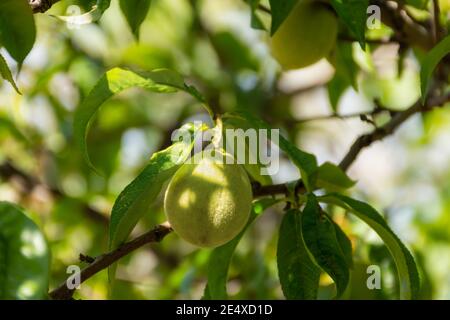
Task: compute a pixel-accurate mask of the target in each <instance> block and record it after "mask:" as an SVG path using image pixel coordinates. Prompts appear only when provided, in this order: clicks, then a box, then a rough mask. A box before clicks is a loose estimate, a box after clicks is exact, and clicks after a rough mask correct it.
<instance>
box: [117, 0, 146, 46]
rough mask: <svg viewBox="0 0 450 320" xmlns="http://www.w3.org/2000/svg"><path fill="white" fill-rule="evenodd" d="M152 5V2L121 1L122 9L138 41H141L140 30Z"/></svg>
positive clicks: (138, 0) (142, 0) (144, 0)
mask: <svg viewBox="0 0 450 320" xmlns="http://www.w3.org/2000/svg"><path fill="white" fill-rule="evenodd" d="M150 5H151V0H120V9H121V10H122V12H123V14H124V15H125V18H126V19H127V22H128V25H129V26H130V28H131V31H132V32H133V34H134V35H135V36H136V39H139V28H140V26H141V24H142V22H144V20H145V17H146V16H147V13H148V10H149V9H150Z"/></svg>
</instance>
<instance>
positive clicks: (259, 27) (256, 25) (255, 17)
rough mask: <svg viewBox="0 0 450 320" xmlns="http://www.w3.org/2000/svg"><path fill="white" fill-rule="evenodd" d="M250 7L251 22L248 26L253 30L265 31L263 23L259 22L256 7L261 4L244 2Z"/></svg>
mask: <svg viewBox="0 0 450 320" xmlns="http://www.w3.org/2000/svg"><path fill="white" fill-rule="evenodd" d="M245 2H247V3H248V4H249V6H250V12H251V20H250V25H251V27H252V28H253V29H257V30H266V28H265V26H264V23H263V22H262V21H261V19H260V18H259V16H258V13H257V12H258V6H259V4H260V2H261V0H245Z"/></svg>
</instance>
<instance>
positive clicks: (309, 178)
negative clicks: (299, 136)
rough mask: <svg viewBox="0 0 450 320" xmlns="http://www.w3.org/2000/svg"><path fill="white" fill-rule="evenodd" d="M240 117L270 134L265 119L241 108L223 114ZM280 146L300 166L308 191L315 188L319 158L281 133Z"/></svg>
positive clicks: (255, 127)
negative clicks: (315, 174) (301, 148)
mask: <svg viewBox="0 0 450 320" xmlns="http://www.w3.org/2000/svg"><path fill="white" fill-rule="evenodd" d="M236 117H237V118H238V119H243V120H246V121H247V122H248V123H249V127H251V128H254V129H258V130H260V129H264V130H267V131H268V134H270V130H271V128H270V126H269V125H268V124H267V123H265V122H264V121H263V120H261V119H259V118H256V117H255V116H253V115H252V114H250V113H249V112H247V111H245V110H240V111H237V112H234V113H228V114H225V115H224V116H223V119H226V118H236ZM278 146H279V147H280V148H281V149H282V150H283V151H284V152H285V153H286V154H287V155H288V156H289V158H290V159H291V160H292V162H293V163H294V164H295V165H296V166H297V167H298V168H299V170H300V174H301V177H302V180H303V183H304V184H305V187H306V189H307V190H308V191H311V190H312V189H313V188H314V173H315V172H316V170H317V160H316V157H315V156H314V155H313V154H310V153H307V152H305V151H302V150H300V149H299V148H297V146H296V145H295V144H293V143H291V142H289V141H288V140H287V139H286V138H284V137H283V136H282V135H281V134H279V141H278Z"/></svg>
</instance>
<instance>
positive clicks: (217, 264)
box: [203, 198, 278, 299]
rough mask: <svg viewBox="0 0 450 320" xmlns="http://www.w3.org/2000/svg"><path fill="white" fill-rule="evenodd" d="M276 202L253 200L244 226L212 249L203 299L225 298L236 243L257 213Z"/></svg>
mask: <svg viewBox="0 0 450 320" xmlns="http://www.w3.org/2000/svg"><path fill="white" fill-rule="evenodd" d="M277 202H278V200H275V199H270V198H266V199H261V200H259V201H257V202H255V203H254V204H253V210H252V212H251V214H250V218H249V221H248V222H247V225H246V226H245V228H244V229H243V230H242V231H241V232H240V233H239V234H238V235H237V236H236V237H235V238H234V239H233V240H231V241H230V242H228V243H226V244H224V245H222V246H220V247H217V248H215V249H214V250H213V252H212V253H211V256H210V258H209V263H208V284H207V285H206V287H205V292H204V295H203V299H227V297H228V295H227V276H228V268H229V266H230V262H231V258H232V257H233V253H234V251H235V250H236V247H237V245H238V244H239V242H240V241H241V239H242V236H243V235H244V233H245V232H246V231H247V229H248V227H249V226H250V225H251V224H252V223H253V221H254V220H255V219H256V218H257V217H258V216H259V214H261V213H262V212H263V211H264V210H266V209H267V208H269V207H271V206H272V205H274V204H275V203H277Z"/></svg>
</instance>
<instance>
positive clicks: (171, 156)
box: [109, 124, 204, 279]
mask: <svg viewBox="0 0 450 320" xmlns="http://www.w3.org/2000/svg"><path fill="white" fill-rule="evenodd" d="M203 129H204V127H203V126H195V125H193V124H186V125H184V126H183V127H181V128H180V131H179V134H181V136H182V137H183V139H181V140H180V141H178V142H175V143H174V144H173V145H172V146H170V147H169V148H167V149H165V150H163V151H159V152H157V153H155V154H153V156H152V157H151V159H150V162H149V163H148V164H147V166H146V167H145V168H144V170H143V171H142V172H141V173H140V174H139V175H138V176H137V177H136V178H135V179H134V180H133V181H132V182H131V183H130V184H129V185H128V186H127V187H126V188H125V189H124V190H123V191H122V192H121V193H120V195H119V197H117V199H116V202H115V203H114V206H113V208H112V212H111V221H110V225H109V248H110V249H111V250H112V249H114V248H117V247H118V246H120V245H121V244H122V243H123V242H125V241H126V240H127V238H128V236H129V235H130V233H131V231H132V230H133V229H134V227H135V226H136V224H137V222H138V221H139V219H140V218H141V217H142V216H143V215H144V214H146V213H148V208H149V207H150V205H151V204H152V202H153V201H155V199H156V197H157V196H158V194H159V193H160V192H161V189H162V186H163V184H164V183H165V182H166V181H167V180H169V178H170V177H172V176H173V174H174V173H175V171H176V170H177V169H178V168H179V167H180V166H181V164H182V163H183V162H185V161H186V159H188V157H189V156H190V153H191V150H192V147H193V144H194V140H195V136H196V134H197V133H198V132H199V131H200V130H203ZM114 271H115V268H110V272H109V274H110V279H113V276H114V274H113V273H114Z"/></svg>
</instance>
